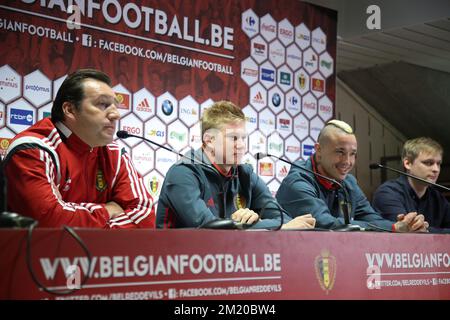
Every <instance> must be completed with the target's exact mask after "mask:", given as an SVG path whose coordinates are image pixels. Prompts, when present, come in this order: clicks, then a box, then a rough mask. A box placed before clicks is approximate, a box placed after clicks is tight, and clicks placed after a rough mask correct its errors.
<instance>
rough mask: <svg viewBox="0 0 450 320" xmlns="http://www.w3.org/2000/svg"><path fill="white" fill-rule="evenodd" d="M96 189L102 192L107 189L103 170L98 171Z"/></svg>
mask: <svg viewBox="0 0 450 320" xmlns="http://www.w3.org/2000/svg"><path fill="white" fill-rule="evenodd" d="M95 187H96V188H97V190H98V191H100V192H102V191H104V190H105V189H106V180H105V176H104V175H103V171H102V170H100V169H99V170H97V176H96V179H95Z"/></svg>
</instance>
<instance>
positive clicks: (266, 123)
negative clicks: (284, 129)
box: [259, 118, 273, 126]
mask: <svg viewBox="0 0 450 320" xmlns="http://www.w3.org/2000/svg"><path fill="white" fill-rule="evenodd" d="M259 123H261V124H265V125H268V126H272V125H273V121H272V119H262V118H259Z"/></svg>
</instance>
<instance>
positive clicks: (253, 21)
mask: <svg viewBox="0 0 450 320" xmlns="http://www.w3.org/2000/svg"><path fill="white" fill-rule="evenodd" d="M245 22H246V23H247V24H248V25H249V26H250V27H252V26H254V25H255V23H256V20H255V19H254V18H253V17H247V18H246V19H245Z"/></svg>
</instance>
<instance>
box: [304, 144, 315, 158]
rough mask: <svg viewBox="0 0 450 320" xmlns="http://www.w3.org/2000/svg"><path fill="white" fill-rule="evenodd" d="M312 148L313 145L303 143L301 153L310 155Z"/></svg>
mask: <svg viewBox="0 0 450 320" xmlns="http://www.w3.org/2000/svg"><path fill="white" fill-rule="evenodd" d="M313 150H314V146H312V145H309V144H304V145H303V155H304V156H310V155H312V153H313Z"/></svg>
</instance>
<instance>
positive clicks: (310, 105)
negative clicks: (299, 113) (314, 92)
mask: <svg viewBox="0 0 450 320" xmlns="http://www.w3.org/2000/svg"><path fill="white" fill-rule="evenodd" d="M303 109H309V110H316V103H315V102H304V103H303Z"/></svg>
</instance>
